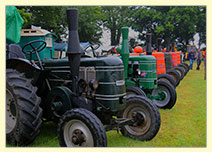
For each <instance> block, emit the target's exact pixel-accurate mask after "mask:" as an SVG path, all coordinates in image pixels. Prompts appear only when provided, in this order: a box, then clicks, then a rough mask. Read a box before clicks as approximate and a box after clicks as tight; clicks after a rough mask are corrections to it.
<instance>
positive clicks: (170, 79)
mask: <svg viewBox="0 0 212 152" xmlns="http://www.w3.org/2000/svg"><path fill="white" fill-rule="evenodd" d="M157 77H158V78H157V79H158V81H159V80H165V81H167V82H169V83H170V84H171V85H172V86H173V87H174V88H176V82H175V81H174V79H173V77H172V76H170V75H169V74H162V73H161V74H158V76H157Z"/></svg>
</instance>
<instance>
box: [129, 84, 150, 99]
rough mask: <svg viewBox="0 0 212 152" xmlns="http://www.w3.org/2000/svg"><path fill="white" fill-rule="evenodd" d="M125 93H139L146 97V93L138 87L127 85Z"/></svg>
mask: <svg viewBox="0 0 212 152" xmlns="http://www.w3.org/2000/svg"><path fill="white" fill-rule="evenodd" d="M126 92H127V95H130V94H131V95H141V96H144V97H146V93H145V92H144V91H143V90H142V89H141V88H139V87H135V86H127V88H126Z"/></svg>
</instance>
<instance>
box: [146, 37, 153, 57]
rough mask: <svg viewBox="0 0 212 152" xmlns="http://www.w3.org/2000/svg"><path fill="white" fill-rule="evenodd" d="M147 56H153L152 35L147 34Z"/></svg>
mask: <svg viewBox="0 0 212 152" xmlns="http://www.w3.org/2000/svg"><path fill="white" fill-rule="evenodd" d="M146 45H147V47H146V54H147V55H152V33H147V34H146Z"/></svg>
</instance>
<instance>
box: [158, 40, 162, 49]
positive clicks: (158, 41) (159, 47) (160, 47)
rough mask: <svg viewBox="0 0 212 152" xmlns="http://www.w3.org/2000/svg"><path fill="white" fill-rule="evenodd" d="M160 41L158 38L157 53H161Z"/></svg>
mask: <svg viewBox="0 0 212 152" xmlns="http://www.w3.org/2000/svg"><path fill="white" fill-rule="evenodd" d="M161 41H162V39H161V38H158V52H161V50H162V47H161Z"/></svg>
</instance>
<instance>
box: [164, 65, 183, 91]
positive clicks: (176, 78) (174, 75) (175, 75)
mask: <svg viewBox="0 0 212 152" xmlns="http://www.w3.org/2000/svg"><path fill="white" fill-rule="evenodd" d="M166 73H167V74H169V75H170V76H171V77H172V78H173V79H174V81H175V83H176V87H177V86H178V85H179V84H180V74H179V73H178V72H177V71H176V70H175V69H170V70H167V72H166Z"/></svg>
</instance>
